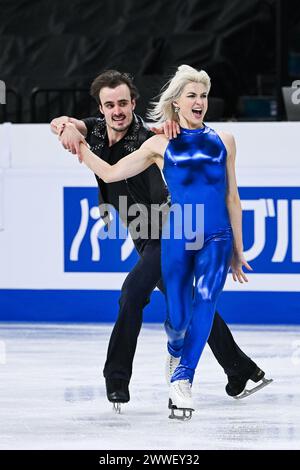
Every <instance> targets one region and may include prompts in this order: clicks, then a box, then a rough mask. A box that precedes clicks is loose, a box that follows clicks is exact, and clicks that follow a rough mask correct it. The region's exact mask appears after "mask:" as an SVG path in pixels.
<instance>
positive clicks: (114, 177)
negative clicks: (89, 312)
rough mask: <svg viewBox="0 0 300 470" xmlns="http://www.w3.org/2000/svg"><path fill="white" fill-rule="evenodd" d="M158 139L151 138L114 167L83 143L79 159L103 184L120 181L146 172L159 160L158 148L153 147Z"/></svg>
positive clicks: (155, 137)
mask: <svg viewBox="0 0 300 470" xmlns="http://www.w3.org/2000/svg"><path fill="white" fill-rule="evenodd" d="M157 139H158V137H157V136H153V137H150V139H148V140H146V142H144V143H143V145H141V147H140V148H139V149H138V150H136V151H135V152H132V153H130V154H129V155H127V156H126V157H124V158H122V159H121V160H119V161H118V162H117V163H116V164H115V165H110V164H109V163H107V162H105V161H104V160H102V159H101V158H99V157H98V156H97V155H95V154H94V153H93V152H91V150H89V148H88V147H87V146H86V145H84V144H83V143H81V144H80V153H79V155H78V156H79V158H80V160H81V161H83V163H85V164H86V166H88V167H89V168H90V169H91V170H92V171H93V172H94V173H95V174H96V175H97V176H99V178H101V179H102V180H103V181H104V182H105V183H112V182H114V181H121V180H124V179H126V178H130V177H132V176H135V175H137V174H139V173H141V172H142V171H144V170H146V168H148V167H149V166H151V165H152V164H153V163H158V162H157V160H159V159H160V154H159V153H157V152H159V146H157V145H155V141H157Z"/></svg>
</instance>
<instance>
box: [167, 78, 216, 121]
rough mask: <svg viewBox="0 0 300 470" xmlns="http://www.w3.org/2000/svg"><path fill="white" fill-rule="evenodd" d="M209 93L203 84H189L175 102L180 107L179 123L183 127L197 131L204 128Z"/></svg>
mask: <svg viewBox="0 0 300 470" xmlns="http://www.w3.org/2000/svg"><path fill="white" fill-rule="evenodd" d="M207 96H208V91H207V88H206V86H205V85H204V84H203V83H196V82H189V83H187V84H186V85H185V87H184V88H183V90H182V93H181V95H180V97H179V98H178V99H177V100H175V101H174V104H175V105H176V106H178V107H179V112H178V116H179V122H180V124H181V125H182V127H188V128H190V129H197V128H198V127H201V126H202V122H203V119H204V116H205V114H206V111H207V107H208V103H207Z"/></svg>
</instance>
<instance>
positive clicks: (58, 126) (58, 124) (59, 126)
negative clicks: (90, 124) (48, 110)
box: [50, 116, 87, 137]
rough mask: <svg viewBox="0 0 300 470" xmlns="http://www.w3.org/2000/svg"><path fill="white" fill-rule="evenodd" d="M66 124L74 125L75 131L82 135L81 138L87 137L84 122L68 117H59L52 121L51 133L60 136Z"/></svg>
mask: <svg viewBox="0 0 300 470" xmlns="http://www.w3.org/2000/svg"><path fill="white" fill-rule="evenodd" d="M67 123H71V124H74V126H75V127H76V129H77V130H78V131H79V132H80V134H82V135H83V137H86V136H87V127H86V125H85V123H84V121H81V120H80V119H75V118H73V117H69V116H59V117H58V118H55V119H52V121H51V122H50V127H51V131H52V132H53V133H54V134H60V133H61V131H62V130H63V129H64V127H65V125H66V124H67Z"/></svg>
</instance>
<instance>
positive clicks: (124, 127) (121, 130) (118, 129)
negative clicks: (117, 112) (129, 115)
mask: <svg viewBox="0 0 300 470" xmlns="http://www.w3.org/2000/svg"><path fill="white" fill-rule="evenodd" d="M113 122H114V121H113V119H112V124H109V127H110V128H111V129H113V130H114V131H116V132H124V131H126V130H127V129H128V128H129V127H130V125H131V122H132V120H131V121H130V122H129V123H128V124H126V125H124V126H122V127H114V125H113Z"/></svg>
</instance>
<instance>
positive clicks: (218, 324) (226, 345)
mask: <svg viewBox="0 0 300 470" xmlns="http://www.w3.org/2000/svg"><path fill="white" fill-rule="evenodd" d="M135 245H136V248H137V250H138V252H139V255H140V259H139V261H138V262H137V264H136V265H135V267H134V268H133V269H132V271H131V272H130V273H129V274H128V276H127V277H126V279H125V282H124V284H123V286H122V291H121V297H120V299H119V306H120V309H119V315H118V318H117V321H116V323H115V325H114V328H113V331H112V334H111V337H110V341H109V346H108V351H107V359H106V363H105V366H104V371H103V375H104V377H106V378H119V379H124V380H128V381H129V380H130V378H131V374H132V363H133V358H134V354H135V350H136V345H137V339H138V335H139V333H140V329H141V326H142V322H143V309H144V307H145V306H146V305H147V304H148V303H149V300H150V295H151V293H152V291H153V290H154V289H155V287H156V286H157V287H158V288H159V289H160V290H161V291H162V292H164V288H163V284H162V281H161V258H160V240H147V241H143V242H142V241H141V240H137V241H136V242H135ZM208 344H209V346H210V348H211V350H212V352H213V354H214V356H215V358H216V359H217V361H218V363H219V364H220V365H221V367H223V369H224V372H225V374H227V376H228V377H232V376H245V377H248V376H250V375H251V374H252V372H253V371H254V370H255V368H256V364H255V363H254V362H253V361H252V360H251V359H250V358H249V357H248V356H247V355H246V354H245V353H244V352H243V351H242V350H241V349H240V348H239V347H238V345H237V344H236V342H235V341H234V339H233V337H232V334H231V332H230V330H229V328H228V326H227V325H226V323H225V322H224V320H223V319H222V318H221V316H220V315H219V314H218V312H216V314H215V317H214V322H213V326H212V330H211V333H210V336H209V339H208Z"/></svg>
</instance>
